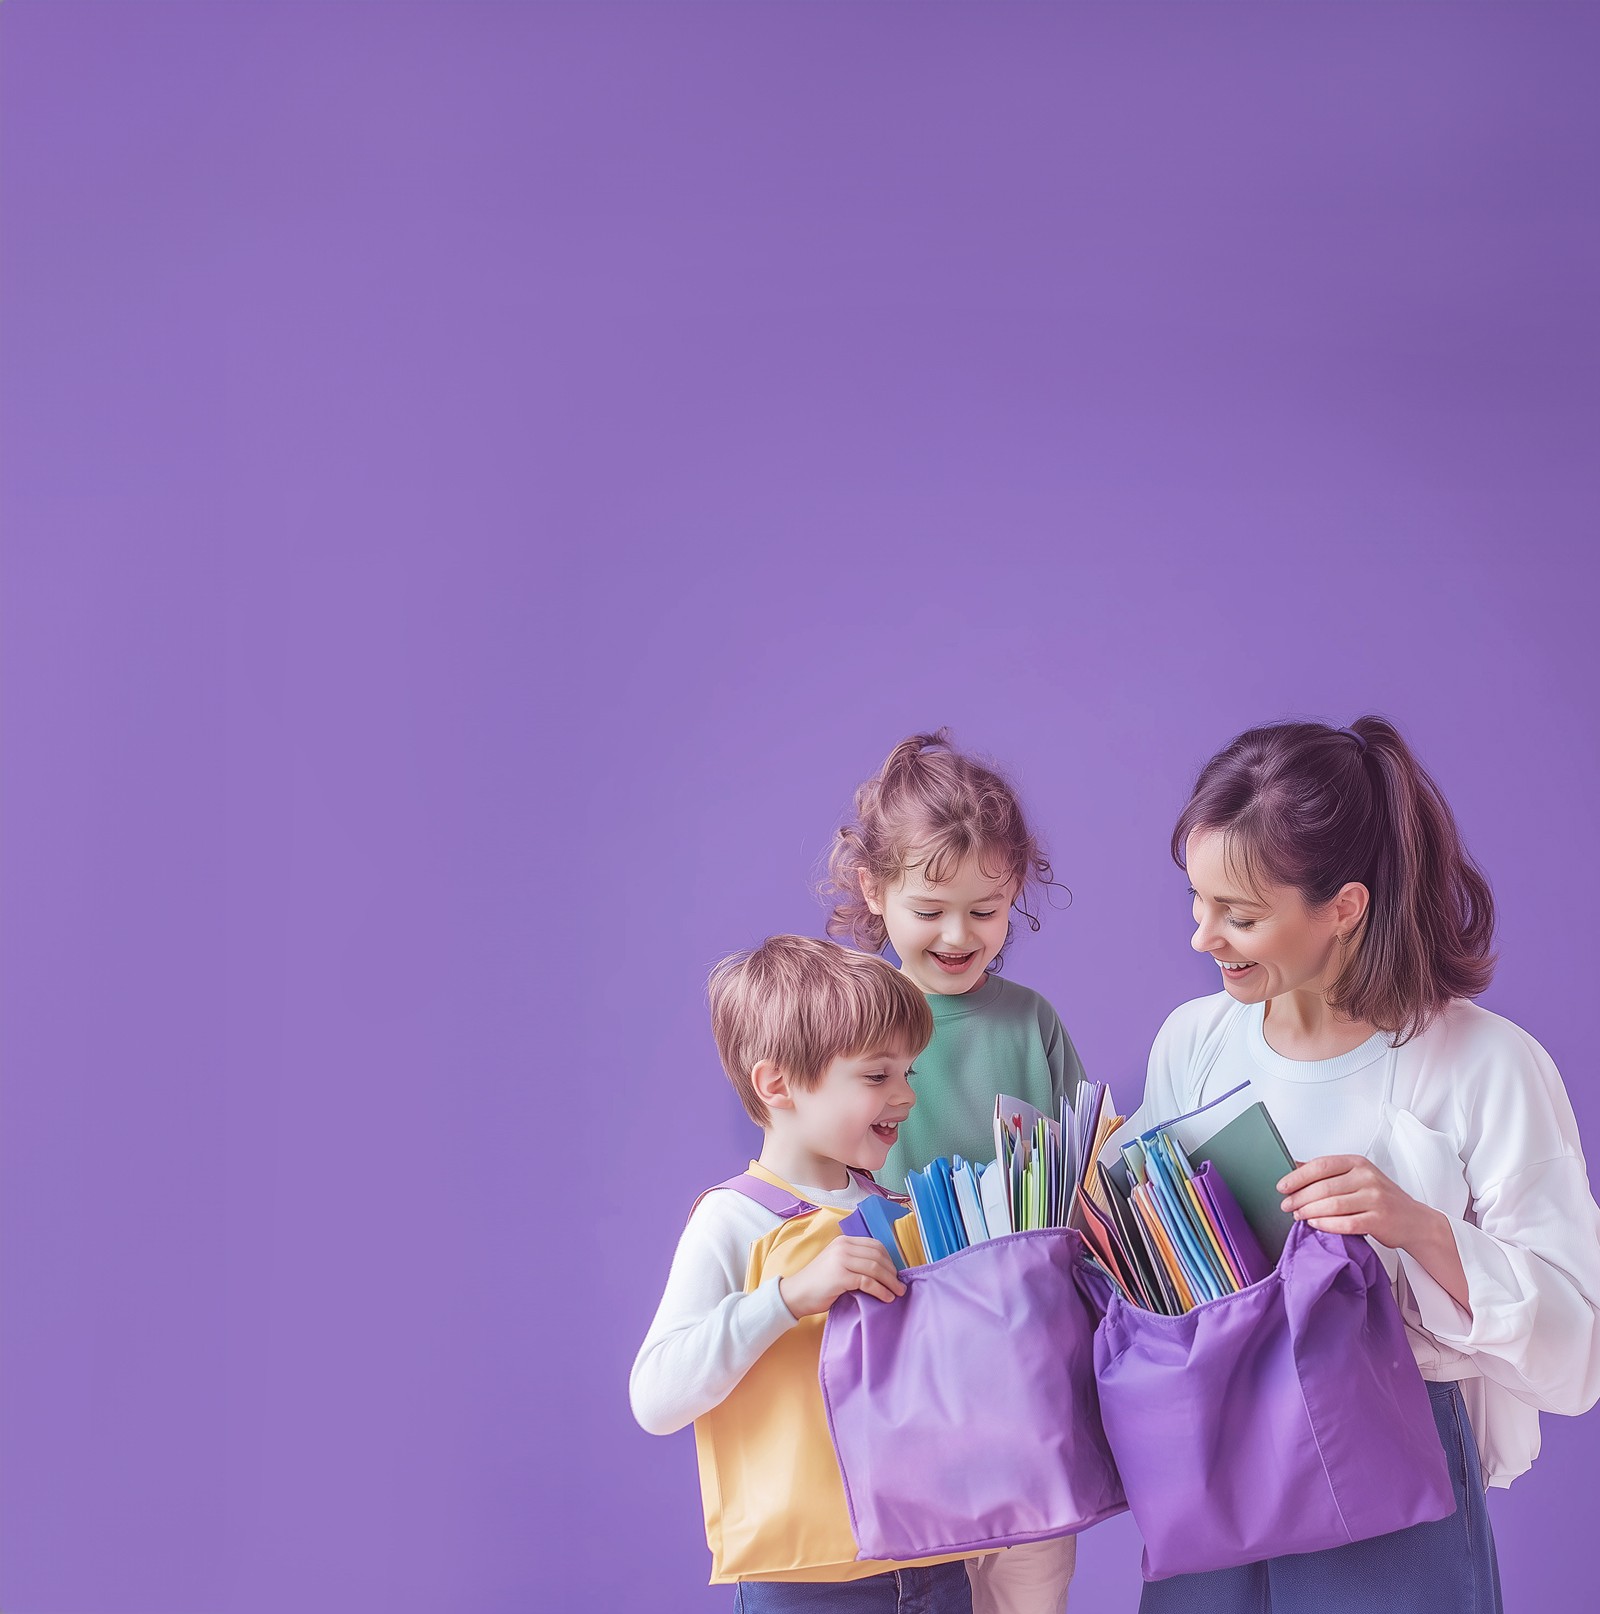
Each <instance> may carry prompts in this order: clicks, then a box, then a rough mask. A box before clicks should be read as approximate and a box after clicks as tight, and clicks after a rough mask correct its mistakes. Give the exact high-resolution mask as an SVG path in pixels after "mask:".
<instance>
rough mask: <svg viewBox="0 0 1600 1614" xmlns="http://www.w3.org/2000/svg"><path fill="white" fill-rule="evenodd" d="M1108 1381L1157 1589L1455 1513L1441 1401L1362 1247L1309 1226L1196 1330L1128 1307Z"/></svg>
mask: <svg viewBox="0 0 1600 1614" xmlns="http://www.w3.org/2000/svg"><path fill="white" fill-rule="evenodd" d="M1095 1374H1096V1377H1097V1379H1098V1380H1099V1385H1100V1412H1101V1416H1102V1418H1103V1419H1104V1421H1105V1431H1106V1435H1107V1436H1108V1438H1109V1439H1110V1442H1111V1449H1112V1451H1113V1452H1114V1453H1115V1454H1116V1460H1117V1466H1118V1468H1119V1469H1120V1471H1121V1474H1122V1479H1123V1483H1124V1485H1125V1486H1126V1487H1127V1494H1128V1505H1129V1507H1130V1508H1131V1509H1132V1511H1133V1516H1134V1519H1135V1521H1136V1522H1137V1524H1138V1526H1139V1529H1140V1532H1141V1533H1142V1534H1143V1536H1144V1541H1145V1551H1144V1575H1145V1579H1146V1580H1160V1579H1164V1578H1165V1577H1166V1576H1168V1575H1182V1574H1194V1573H1198V1572H1200V1571H1203V1570H1210V1569H1228V1568H1232V1567H1234V1566H1236V1565H1239V1564H1247V1563H1255V1562H1257V1561H1258V1560H1260V1559H1262V1558H1275V1557H1278V1556H1280V1555H1283V1554H1286V1553H1296V1552H1317V1551H1320V1550H1322V1549H1323V1548H1327V1547H1339V1546H1343V1545H1345V1543H1347V1542H1351V1541H1362V1540H1365V1539H1366V1538H1368V1537H1369V1536H1378V1535H1385V1534H1387V1533H1388V1532H1389V1531H1391V1530H1400V1529H1403V1528H1405V1527H1406V1526H1408V1525H1413V1524H1422V1523H1425V1522H1427V1521H1429V1520H1432V1519H1442V1518H1445V1517H1447V1516H1448V1515H1449V1514H1451V1513H1453V1512H1454V1511H1455V1496H1454V1493H1453V1492H1452V1490H1451V1486H1450V1475H1449V1470H1448V1469H1447V1467H1446V1465H1445V1457H1444V1452H1443V1451H1442V1449H1441V1448H1440V1445H1439V1435H1438V1431H1437V1428H1436V1426H1435V1424H1434V1421H1433V1413H1432V1411H1431V1409H1430V1407H1429V1403H1428V1391H1427V1387H1426V1386H1425V1385H1424V1384H1423V1382H1422V1376H1421V1374H1420V1373H1419V1372H1418V1371H1417V1365H1416V1361H1415V1358H1414V1357H1413V1356H1412V1354H1411V1347H1410V1346H1409V1345H1408V1344H1407V1343H1406V1335H1405V1326H1404V1324H1403V1323H1402V1322H1401V1320H1400V1312H1399V1308H1398V1307H1397V1306H1396V1305H1395V1301H1394V1295H1393V1294H1392V1292H1391V1291H1390V1288H1389V1280H1388V1278H1387V1276H1386V1275H1385V1273H1384V1270H1383V1266H1382V1263H1381V1262H1380V1261H1379V1260H1378V1256H1377V1252H1376V1251H1375V1250H1373V1248H1372V1246H1371V1245H1370V1244H1368V1243H1367V1241H1366V1240H1365V1239H1361V1238H1351V1237H1346V1236H1344V1235H1342V1234H1336V1233H1324V1232H1321V1231H1319V1230H1318V1229H1316V1228H1313V1227H1311V1226H1309V1225H1308V1224H1307V1223H1305V1222H1298V1223H1296V1224H1295V1226H1294V1228H1293V1229H1292V1230H1291V1232H1290V1234H1289V1241H1288V1243H1287V1244H1286V1245H1285V1246H1284V1251H1283V1255H1282V1256H1281V1258H1280V1259H1279V1262H1278V1266H1277V1270H1276V1271H1275V1272H1273V1274H1272V1275H1271V1276H1270V1277H1267V1278H1264V1279H1263V1280H1262V1281H1261V1282H1260V1283H1256V1284H1252V1285H1251V1286H1250V1288H1248V1289H1244V1290H1241V1291H1240V1292H1239V1293H1237V1294H1232V1295H1224V1296H1223V1297H1222V1299H1220V1300H1212V1301H1208V1302H1207V1303H1206V1304H1204V1305H1201V1306H1198V1307H1196V1308H1195V1310H1193V1311H1191V1312H1188V1313H1186V1314H1185V1315H1184V1316H1181V1317H1164V1316H1159V1315H1157V1314H1155V1313H1153V1312H1148V1311H1143V1310H1141V1309H1139V1308H1137V1307H1134V1306H1130V1305H1129V1304H1128V1303H1127V1302H1126V1301H1124V1300H1123V1299H1122V1298H1121V1296H1113V1297H1112V1298H1111V1300H1110V1302H1109V1304H1108V1307H1107V1310H1106V1316H1105V1320H1104V1322H1103V1323H1102V1324H1101V1326H1100V1330H1099V1332H1098V1334H1097V1335H1096V1338H1095Z"/></svg>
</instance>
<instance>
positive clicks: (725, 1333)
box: [628, 1180, 871, 1435]
mask: <svg viewBox="0 0 1600 1614" xmlns="http://www.w3.org/2000/svg"><path fill="white" fill-rule="evenodd" d="M791 1186H792V1187H793V1188H794V1191H795V1193H796V1194H797V1195H799V1197H800V1198H801V1199H804V1200H806V1201H807V1202H808V1203H810V1204H812V1205H816V1206H819V1207H823V1206H833V1207H836V1208H838V1209H840V1210H851V1209H853V1208H854V1207H855V1206H856V1205H859V1204H860V1203H861V1201H862V1200H863V1199H865V1198H866V1197H867V1195H868V1194H869V1193H870V1192H871V1189H869V1188H863V1187H861V1186H859V1185H858V1184H857V1183H856V1182H855V1181H853V1180H852V1182H851V1184H850V1186H849V1187H848V1188H835V1189H829V1188H812V1187H808V1186H806V1185H804V1184H801V1183H794V1184H791ZM780 1225H781V1223H780V1219H779V1218H778V1217H777V1216H776V1215H774V1214H773V1212H771V1211H769V1210H768V1209H767V1208H766V1207H765V1206H763V1205H758V1204H757V1203H756V1202H755V1201H754V1200H753V1199H748V1198H746V1197H745V1195H743V1194H740V1193H735V1192H732V1191H731V1190H724V1191H721V1192H717V1193H710V1194H707V1195H706V1196H705V1198H704V1199H702V1200H701V1201H700V1203H699V1204H698V1205H696V1206H695V1208H694V1212H693V1214H692V1215H691V1216H690V1217H689V1223H688V1226H687V1227H685V1228H684V1230H683V1235H682V1237H680V1238H679V1240H678V1249H677V1253H676V1254H675V1255H674V1256H673V1258H672V1269H671V1271H670V1272H669V1273H668V1274H667V1287H666V1290H665V1291H664V1293H663V1294H662V1296H661V1304H660V1305H659V1306H657V1307H656V1315H655V1320H654V1321H653V1322H652V1323H651V1324H650V1331H649V1332H648V1333H647V1334H646V1335H645V1338H644V1344H643V1345H641V1346H640V1347H639V1354H638V1356H637V1357H635V1358H634V1363H633V1371H632V1373H630V1374H629V1376H628V1399H629V1402H630V1403H631V1404H632V1407H633V1415H634V1417H635V1418H636V1419H638V1421H639V1424H640V1426H641V1427H642V1428H643V1429H644V1430H645V1431H646V1432H647V1433H649V1434H652V1435H670V1434H671V1433H672V1432H673V1431H674V1430H677V1429H682V1428H683V1427H684V1425H685V1424H689V1423H693V1422H694V1420H695V1419H696V1418H698V1417H699V1416H700V1415H701V1414H702V1413H706V1412H709V1411H710V1410H711V1409H712V1408H713V1407H716V1406H720V1405H721V1404H722V1403H723V1402H724V1401H725V1400H727V1398H728V1396H729V1395H730V1394H731V1393H732V1391H733V1388H734V1386H735V1385H737V1384H738V1382H739V1381H740V1379H742V1378H743V1377H744V1376H745V1374H746V1373H748V1372H749V1371H750V1369H751V1368H752V1367H753V1366H754V1365H755V1363H756V1362H757V1361H759V1360H760V1358H761V1356H762V1355H763V1353H764V1352H766V1351H767V1350H768V1349H770V1348H771V1346H772V1344H773V1342H774V1341H775V1340H777V1339H778V1338H779V1337H780V1336H782V1335H783V1334H785V1333H787V1332H788V1330H789V1329H791V1328H793V1327H794V1325H795V1319H794V1316H793V1315H792V1313H791V1312H790V1310H789V1308H788V1307H787V1306H786V1305H784V1303H783V1296H782V1295H780V1294H779V1293H778V1279H777V1278H768V1279H767V1281H766V1282H765V1283H763V1284H762V1285H761V1286H760V1287H759V1288H758V1289H755V1290H753V1291H752V1292H751V1293H749V1294H746V1293H745V1290H744V1280H745V1273H746V1272H747V1271H748V1269H749V1265H750V1246H751V1245H752V1244H754V1243H755V1242H756V1240H757V1239H759V1238H762V1237H764V1236H765V1235H766V1234H768V1233H770V1232H771V1231H772V1230H773V1228H775V1227H778V1226H780Z"/></svg>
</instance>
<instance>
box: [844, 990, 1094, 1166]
mask: <svg viewBox="0 0 1600 1614" xmlns="http://www.w3.org/2000/svg"><path fill="white" fill-rule="evenodd" d="M928 1007H929V1008H930V1009H931V1010H932V1011H933V1041H932V1042H930V1043H929V1044H928V1046H927V1048H926V1049H924V1050H923V1052H922V1053H920V1054H918V1055H917V1058H916V1062H915V1064H914V1065H913V1066H912V1077H911V1090H912V1091H913V1092H914V1093H915V1094H916V1095H917V1107H916V1108H915V1109H914V1110H912V1112H911V1113H910V1115H908V1116H907V1117H906V1118H905V1120H904V1121H902V1122H901V1123H900V1136H899V1139H898V1140H897V1141H896V1143H895V1146H894V1147H893V1148H892V1149H891V1150H890V1151H889V1158H888V1159H887V1160H886V1161H885V1162H884V1165H883V1169H882V1170H881V1171H880V1172H878V1173H876V1175H877V1178H878V1180H879V1181H880V1182H881V1183H883V1184H884V1186H885V1187H888V1188H892V1189H894V1190H895V1191H896V1192H903V1191H904V1188H905V1180H906V1173H907V1172H908V1171H918V1170H920V1169H921V1168H922V1167H923V1166H925V1165H927V1163H928V1162H929V1161H930V1160H936V1159H938V1157H939V1156H940V1155H952V1154H959V1155H961V1156H963V1157H964V1158H966V1159H968V1160H972V1161H976V1162H978V1163H979V1164H982V1163H983V1162H984V1161H986V1160H993V1159H994V1100H995V1094H996V1093H1006V1094H1008V1095H1009V1096H1010V1097H1012V1098H1021V1099H1026V1100H1027V1101H1028V1103H1030V1104H1032V1105H1033V1106H1034V1107H1035V1108H1036V1109H1040V1110H1043V1111H1044V1113H1045V1114H1046V1115H1052V1116H1053V1115H1054V1114H1055V1113H1056V1111H1057V1109H1058V1107H1059V1105H1060V1103H1061V1098H1062V1095H1063V1094H1066V1095H1069V1096H1075V1095H1076V1093H1077V1089H1078V1083H1079V1082H1081V1081H1082V1080H1083V1062H1082V1061H1081V1060H1080V1059H1079V1058H1078V1050H1077V1049H1076V1048H1074V1047H1073V1046H1072V1039H1071V1038H1070V1037H1069V1036H1068V1035H1067V1033H1066V1030H1065V1028H1064V1027H1063V1026H1062V1024H1061V1020H1060V1017H1059V1016H1058V1015H1057V1014H1056V1011H1055V1010H1054V1009H1052V1008H1051V1007H1050V1005H1049V1003H1048V1002H1047V1001H1046V1000H1045V999H1044V998H1042V997H1040V996H1039V994H1038V993H1037V992H1034V991H1031V990H1030V989H1029V988H1028V987H1025V986H1018V985H1017V983H1016V982H1015V981H1007V980H1004V979H1002V978H1001V977H1000V976H998V975H991V976H990V977H989V978H988V980H986V981H985V982H984V983H983V985H982V986H978V987H974V988H973V989H972V991H970V992H962V993H960V994H958V995H930V996H929V998H928Z"/></svg>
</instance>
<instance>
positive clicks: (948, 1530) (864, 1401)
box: [820, 1228, 1127, 1560]
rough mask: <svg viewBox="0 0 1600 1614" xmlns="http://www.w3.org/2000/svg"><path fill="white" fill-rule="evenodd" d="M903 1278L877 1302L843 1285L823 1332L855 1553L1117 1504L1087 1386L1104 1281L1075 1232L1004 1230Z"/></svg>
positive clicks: (1077, 1522)
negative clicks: (899, 1290)
mask: <svg viewBox="0 0 1600 1614" xmlns="http://www.w3.org/2000/svg"><path fill="white" fill-rule="evenodd" d="M901 1277H902V1279H903V1280H904V1281H905V1284H906V1292H905V1294H903V1295H902V1296H901V1297H900V1298H899V1299H898V1300H895V1301H893V1302H890V1303H887V1304H886V1303H885V1302H883V1301H880V1300H874V1299H872V1298H871V1297H870V1296H867V1295H863V1294H861V1293H859V1292H853V1293H850V1294H847V1295H844V1296H841V1297H840V1299H839V1300H838V1301H837V1302H835V1304H834V1306H833V1309H832V1310H831V1311H830V1312H829V1313H828V1321H827V1325H826V1327H825V1328H824V1330H823V1336H822V1363H821V1368H820V1374H821V1381H822V1398H823V1402H824V1404H825V1405H826V1407H827V1412H828V1424H829V1428H830V1430H831V1431H832V1435H833V1445H834V1451H835V1453H836V1454H837V1456H838V1458H839V1468H840V1472H841V1473H842V1474H843V1476H844V1489H845V1498H846V1501H847V1502H848V1504H849V1508H850V1523H851V1527H852V1529H853V1530H854V1532H855V1538H856V1544H857V1547H858V1548H859V1549H860V1550H859V1553H858V1556H859V1557H861V1558H864V1559H877V1558H894V1559H902V1560H904V1559H908V1558H928V1557H934V1556H936V1555H938V1554H941V1553H957V1552H983V1551H988V1550H989V1549H990V1548H993V1547H1005V1546H1011V1545H1014V1544H1015V1543H1017V1542H1019V1541H1039V1540H1043V1539H1044V1538H1046V1537H1048V1536H1060V1535H1072V1534H1074V1533H1076V1532H1077V1531H1079V1530H1083V1529H1086V1528H1087V1527H1088V1526H1089V1525H1091V1524H1094V1523H1097V1522H1098V1521H1099V1520H1101V1519H1104V1518H1108V1517H1110V1516H1111V1515H1112V1514H1114V1513H1121V1512H1123V1511H1124V1510H1125V1509H1126V1507H1127V1503H1126V1502H1125V1501H1124V1500H1123V1495H1122V1487H1121V1484H1120V1483H1119V1481H1118V1479H1117V1471H1116V1467H1115V1465H1114V1464H1113V1463H1112V1460H1111V1454H1110V1452H1109V1450H1108V1449H1107V1446H1106V1439H1105V1434H1104V1431H1103V1430H1102V1429H1101V1427H1100V1413H1099V1408H1098V1406H1097V1405H1096V1399H1095V1384H1094V1330H1095V1326H1096V1324H1097V1323H1098V1322H1099V1320H1100V1317H1101V1315H1102V1314H1103V1308H1104V1305H1105V1301H1106V1299H1107V1298H1108V1295H1109V1288H1110V1286H1109V1283H1106V1282H1105V1280H1104V1279H1103V1278H1101V1276H1100V1275H1099V1274H1097V1273H1095V1272H1093V1271H1091V1270H1090V1269H1089V1268H1088V1267H1087V1266H1086V1264H1085V1261H1084V1246H1083V1241H1082V1239H1081V1237H1080V1236H1079V1235H1078V1234H1077V1233H1076V1232H1074V1231H1072V1230H1070V1229H1068V1228H1049V1229H1041V1230H1039V1231H1036V1232H1028V1233H1008V1234H1006V1235H1004V1236H1002V1237H1000V1238H996V1239H990V1240H989V1241H988V1242H986V1243H983V1244H975V1245H972V1246H971V1247H970V1248H968V1249H965V1250H960V1251H958V1252H957V1253H956V1254H954V1255H950V1256H946V1257H945V1258H944V1260H942V1261H936V1262H934V1263H932V1264H931V1265H929V1266H925V1267H913V1268H911V1269H910V1270H908V1271H905V1272H902V1273H901ZM1097 1280H1098V1281H1097ZM1101 1284H1105V1287H1104V1288H1102V1287H1101Z"/></svg>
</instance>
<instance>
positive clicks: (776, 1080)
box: [750, 1059, 794, 1111]
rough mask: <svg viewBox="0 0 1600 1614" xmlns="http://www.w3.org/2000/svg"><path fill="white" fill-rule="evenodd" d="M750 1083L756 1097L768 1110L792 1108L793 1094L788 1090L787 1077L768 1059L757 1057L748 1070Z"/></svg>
mask: <svg viewBox="0 0 1600 1614" xmlns="http://www.w3.org/2000/svg"><path fill="white" fill-rule="evenodd" d="M750 1085H751V1086H752V1087H753V1088H755V1090H756V1097H757V1098H759V1099H760V1100H761V1102H762V1103H763V1104H765V1105H766V1107H767V1109H768V1110H769V1111H770V1110H792V1109H793V1108H794V1095H793V1094H792V1093H791V1092H790V1091H789V1078H788V1077H787V1076H785V1075H784V1073H783V1072H782V1071H781V1070H779V1069H778V1067H777V1065H776V1064H774V1062H773V1061H772V1060H770V1059H758V1060H757V1061H756V1062H755V1064H754V1066H753V1067H752V1068H751V1071H750Z"/></svg>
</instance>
